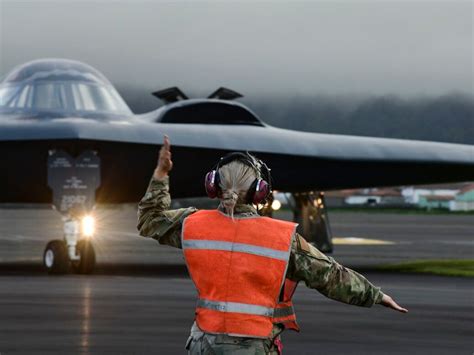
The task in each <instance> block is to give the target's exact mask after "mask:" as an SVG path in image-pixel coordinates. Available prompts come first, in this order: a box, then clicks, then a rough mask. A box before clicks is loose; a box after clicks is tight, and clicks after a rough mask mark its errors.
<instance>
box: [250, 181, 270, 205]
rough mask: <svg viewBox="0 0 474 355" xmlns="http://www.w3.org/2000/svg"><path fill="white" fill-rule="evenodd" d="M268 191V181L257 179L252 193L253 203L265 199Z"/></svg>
mask: <svg viewBox="0 0 474 355" xmlns="http://www.w3.org/2000/svg"><path fill="white" fill-rule="evenodd" d="M269 193H270V186H269V185H268V182H266V181H265V180H262V179H258V181H257V186H256V187H255V194H254V195H253V203H254V204H255V205H258V204H259V203H260V202H262V201H263V200H265V198H266V197H267V196H268V194H269Z"/></svg>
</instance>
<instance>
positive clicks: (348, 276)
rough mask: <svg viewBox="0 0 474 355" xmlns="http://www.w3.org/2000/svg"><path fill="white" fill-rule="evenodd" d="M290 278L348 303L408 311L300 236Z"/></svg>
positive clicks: (297, 239) (288, 275)
mask: <svg viewBox="0 0 474 355" xmlns="http://www.w3.org/2000/svg"><path fill="white" fill-rule="evenodd" d="M287 277H288V278H290V279H291V280H294V281H304V282H305V284H306V286H308V287H309V288H313V289H316V290H318V291H319V292H321V293H322V294H323V295H325V296H326V297H329V298H331V299H334V300H337V301H341V302H344V303H348V304H353V305H357V306H364V307H371V306H372V305H374V304H375V303H381V304H383V305H385V306H387V307H390V308H393V309H396V310H398V311H401V312H406V311H407V310H406V309H404V308H401V307H400V306H398V305H397V304H396V303H395V301H393V300H392V298H391V297H390V296H388V295H385V294H383V292H382V291H380V288H379V287H375V286H374V285H372V284H371V283H370V282H369V281H368V280H367V279H366V278H365V277H364V276H362V275H361V274H359V273H357V272H355V271H354V270H351V269H349V268H346V267H344V266H342V265H340V264H339V263H337V262H336V261H335V260H334V259H333V258H331V257H328V256H326V255H325V254H323V253H322V252H320V251H319V250H318V249H317V248H315V247H314V246H312V245H311V244H309V243H307V242H306V240H305V239H304V238H303V237H301V236H299V235H297V237H296V239H295V241H294V243H293V247H292V253H291V256H290V263H289V266H288V273H287Z"/></svg>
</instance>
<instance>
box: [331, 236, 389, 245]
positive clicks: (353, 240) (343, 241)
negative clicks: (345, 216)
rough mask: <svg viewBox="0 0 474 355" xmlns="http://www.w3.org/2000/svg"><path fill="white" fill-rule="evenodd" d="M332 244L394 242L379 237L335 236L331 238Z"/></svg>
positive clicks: (387, 243) (384, 243)
mask: <svg viewBox="0 0 474 355" xmlns="http://www.w3.org/2000/svg"><path fill="white" fill-rule="evenodd" d="M332 242H333V244H338V245H393V244H396V243H395V242H391V241H388V240H380V239H369V238H354V237H349V238H342V237H336V238H332Z"/></svg>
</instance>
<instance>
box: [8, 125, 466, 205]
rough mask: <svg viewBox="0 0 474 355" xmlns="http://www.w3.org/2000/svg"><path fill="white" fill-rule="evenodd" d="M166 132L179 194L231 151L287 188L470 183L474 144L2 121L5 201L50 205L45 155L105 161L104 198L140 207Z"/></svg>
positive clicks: (269, 130)
mask: <svg viewBox="0 0 474 355" xmlns="http://www.w3.org/2000/svg"><path fill="white" fill-rule="evenodd" d="M164 134H167V135H169V136H170V139H171V142H172V149H173V160H174V170H173V172H172V173H171V190H172V193H173V196H175V197H191V196H202V195H204V193H205V192H204V188H203V178H204V175H205V173H206V172H207V171H208V170H210V169H211V168H212V167H213V165H214V164H215V162H216V161H217V159H218V158H219V157H220V156H222V155H223V154H225V153H227V152H230V151H250V152H252V153H255V154H256V155H257V156H258V157H260V158H261V159H263V160H264V161H266V162H267V163H268V165H269V166H270V167H271V168H272V175H273V178H274V188H275V189H277V190H281V191H292V192H295V191H308V190H330V189H342V188H357V187H371V186H393V185H408V184H425V183H440V182H454V181H469V180H474V147H473V146H470V145H460V144H448V143H435V142H424V141H412V140H400V139H385V138H370V137H357V136H345V135H333V134H319V133H308V132H298V131H292V130H287V129H281V128H276V127H271V126H268V125H261V126H255V125H228V124H221V125H219V124H180V123H150V122H144V121H141V120H138V119H131V120H123V121H98V120H88V119H84V118H70V119H58V120H48V121H47V122H39V121H36V120H20V121H19V120H7V119H4V120H1V121H0V147H1V149H2V152H4V154H3V159H2V160H3V162H2V169H4V172H3V173H2V174H1V175H0V186H1V187H0V189H1V190H0V191H1V194H0V195H1V198H0V202H47V201H50V198H51V193H50V191H49V189H48V188H47V187H46V186H47V184H46V159H47V156H48V151H49V150H52V149H64V150H66V151H68V152H70V154H72V155H78V154H80V153H81V152H82V151H84V150H86V149H92V150H96V151H97V152H98V154H99V156H100V157H101V160H102V167H101V174H102V186H101V187H100V188H99V190H98V195H97V200H98V201H99V202H136V201H138V200H139V198H140V197H141V196H142V194H143V193H144V190H145V188H146V185H147V182H148V180H149V178H150V176H151V174H152V171H153V169H154V166H155V164H156V157H157V152H158V148H159V146H160V144H161V142H162V138H163V135H164Z"/></svg>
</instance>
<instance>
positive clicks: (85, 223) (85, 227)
mask: <svg viewBox="0 0 474 355" xmlns="http://www.w3.org/2000/svg"><path fill="white" fill-rule="evenodd" d="M94 231H95V219H94V217H92V216H90V215H87V216H84V217H83V218H82V234H83V235H84V236H86V237H92V236H93V235H94Z"/></svg>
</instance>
